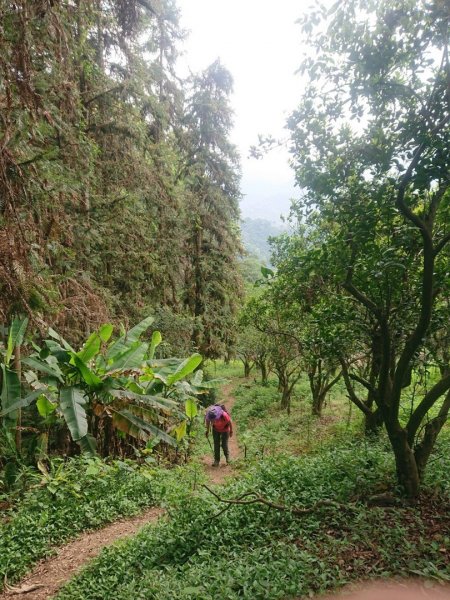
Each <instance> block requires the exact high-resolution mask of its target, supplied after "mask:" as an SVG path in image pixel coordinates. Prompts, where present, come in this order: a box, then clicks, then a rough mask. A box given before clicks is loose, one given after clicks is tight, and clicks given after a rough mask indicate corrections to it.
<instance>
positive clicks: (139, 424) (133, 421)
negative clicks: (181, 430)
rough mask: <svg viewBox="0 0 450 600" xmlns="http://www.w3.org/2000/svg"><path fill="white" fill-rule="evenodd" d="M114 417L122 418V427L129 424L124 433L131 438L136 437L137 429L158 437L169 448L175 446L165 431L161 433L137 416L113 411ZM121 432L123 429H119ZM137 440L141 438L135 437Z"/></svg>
mask: <svg viewBox="0 0 450 600" xmlns="http://www.w3.org/2000/svg"><path fill="white" fill-rule="evenodd" d="M114 415H118V417H122V420H121V424H122V425H124V423H125V422H128V423H129V425H130V428H129V431H125V433H128V434H129V435H131V436H133V437H137V436H136V428H137V429H138V430H142V431H144V432H145V433H148V434H150V435H153V436H156V437H158V438H159V439H160V440H162V441H164V442H166V444H169V445H171V446H176V445H177V442H176V440H175V439H174V438H173V437H172V436H170V435H168V434H167V433H166V432H165V431H162V430H161V429H159V428H158V427H156V426H155V425H153V424H152V423H149V422H148V421H145V420H144V419H142V418H140V417H138V416H137V415H134V414H133V413H132V412H131V411H129V410H119V411H115V412H114ZM113 423H114V419H113ZM118 428H119V429H120V427H118ZM121 430H122V431H124V429H121ZM139 435H141V434H140V433H139ZM137 439H143V438H142V437H137Z"/></svg>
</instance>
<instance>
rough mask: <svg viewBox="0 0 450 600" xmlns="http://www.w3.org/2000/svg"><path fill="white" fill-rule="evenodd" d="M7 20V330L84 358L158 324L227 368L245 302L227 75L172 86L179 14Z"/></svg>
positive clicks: (71, 6)
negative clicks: (85, 341) (98, 335)
mask: <svg viewBox="0 0 450 600" xmlns="http://www.w3.org/2000/svg"><path fill="white" fill-rule="evenodd" d="M1 18H2V24H3V28H2V38H1V55H2V58H1V61H2V65H1V69H2V89H1V109H2V110H1V113H2V117H1V118H2V140H3V142H2V155H1V173H2V175H1V196H2V205H1V215H2V220H1V253H0V255H1V266H0V269H1V279H0V281H1V283H0V285H1V306H0V311H1V312H0V315H1V318H2V321H3V322H4V323H7V322H8V321H9V320H10V318H11V316H12V315H14V314H16V313H20V314H28V315H29V316H30V317H32V319H33V320H34V322H35V324H36V326H41V327H43V326H44V324H45V323H52V324H53V325H54V326H55V327H56V328H58V330H59V331H61V333H63V334H67V337H68V338H69V339H70V340H74V341H78V342H79V341H80V340H81V339H82V338H83V337H84V336H85V335H86V334H89V333H91V332H92V331H93V330H94V329H95V328H96V327H97V326H98V325H100V324H101V323H104V322H106V321H109V320H111V321H112V322H124V323H129V322H136V321H138V320H140V319H141V318H143V317H146V316H148V314H150V313H152V314H154V315H155V316H156V317H157V320H158V323H159V324H160V327H161V329H162V330H163V331H164V332H165V333H166V334H167V341H169V340H171V339H172V338H171V335H173V333H174V332H176V338H177V341H176V348H177V350H178V349H179V347H180V344H181V342H182V343H184V345H185V348H189V347H190V346H191V344H194V345H195V346H196V347H198V348H199V349H200V350H201V352H202V353H203V354H204V355H205V356H219V355H221V354H223V353H224V351H225V347H226V343H227V341H228V340H227V336H228V334H229V333H228V332H229V331H230V330H231V329H232V321H233V317H234V314H235V312H236V308H237V304H238V301H239V294H240V281H239V277H238V276H237V275H236V272H237V271H236V268H235V264H236V260H237V256H238V254H239V252H240V241H239V226H238V220H239V212H238V200H239V197H240V192H239V162H238V156H237V154H236V150H235V148H234V147H233V146H232V145H231V143H230V142H229V132H230V129H231V127H232V118H231V109H230V106H229V95H230V93H231V90H232V78H231V75H230V74H229V73H228V72H227V70H226V69H225V67H223V66H222V65H221V64H220V62H219V61H217V62H216V63H214V64H212V65H211V66H210V67H209V68H208V69H206V71H205V72H204V73H199V74H197V75H193V76H192V77H191V78H190V79H189V80H187V81H181V80H180V79H179V77H178V76H177V74H176V71H175V61H176V58H177V52H178V45H179V42H180V41H181V40H182V38H183V35H184V34H183V32H182V31H181V30H180V27H179V24H178V12H177V8H176V6H175V5H174V3H173V2H155V3H154V4H152V3H149V2H144V1H138V0H136V1H135V2H119V1H118V2H97V1H90V0H87V1H84V0H81V1H80V2H47V1H45V0H43V1H42V2H40V1H39V2H28V1H24V2H12V3H11V2H3V3H2V7H1ZM219 273H220V276H219ZM181 333H182V335H180V334H181ZM181 337H182V338H183V341H182V340H181V339H180V338H181Z"/></svg>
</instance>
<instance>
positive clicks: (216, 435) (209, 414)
mask: <svg viewBox="0 0 450 600" xmlns="http://www.w3.org/2000/svg"><path fill="white" fill-rule="evenodd" d="M205 425H206V432H205V435H206V437H208V436H209V432H210V430H211V426H212V432H213V440H214V462H213V464H212V466H213V467H218V466H219V463H220V446H222V450H223V453H224V455H225V460H226V461H227V465H229V464H230V452H229V450H228V438H229V437H232V436H233V423H232V421H231V417H230V415H229V414H228V413H227V410H226V408H225V406H224V405H223V404H221V405H219V404H214V406H210V407H209V408H208V409H207V411H206V415H205Z"/></svg>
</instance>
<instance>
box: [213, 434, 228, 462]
mask: <svg viewBox="0 0 450 600" xmlns="http://www.w3.org/2000/svg"><path fill="white" fill-rule="evenodd" d="M229 437H230V434H229V433H228V431H224V432H221V431H216V430H215V429H213V440H214V462H216V463H219V462H220V445H221V444H222V450H223V453H224V455H225V459H226V461H227V462H228V461H229V460H230V453H229V451H228V438H229Z"/></svg>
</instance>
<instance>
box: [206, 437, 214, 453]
mask: <svg viewBox="0 0 450 600" xmlns="http://www.w3.org/2000/svg"><path fill="white" fill-rule="evenodd" d="M206 439H207V440H208V442H209V447H210V448H211V452H212V449H213V447H212V444H211V440H210V439H209V436H208V437H207V438H206Z"/></svg>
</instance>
